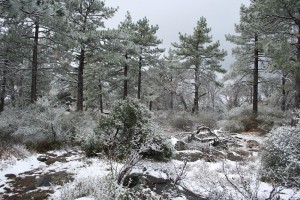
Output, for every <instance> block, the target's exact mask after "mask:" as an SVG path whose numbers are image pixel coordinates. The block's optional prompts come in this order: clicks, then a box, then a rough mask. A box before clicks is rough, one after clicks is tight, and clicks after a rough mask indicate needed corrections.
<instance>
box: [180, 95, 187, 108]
mask: <svg viewBox="0 0 300 200" xmlns="http://www.w3.org/2000/svg"><path fill="white" fill-rule="evenodd" d="M180 100H181V102H182V104H183V107H184V110H187V109H188V107H187V104H186V101H185V99H184V97H183V96H182V95H180Z"/></svg>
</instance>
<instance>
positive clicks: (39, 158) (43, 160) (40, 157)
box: [37, 156, 47, 162]
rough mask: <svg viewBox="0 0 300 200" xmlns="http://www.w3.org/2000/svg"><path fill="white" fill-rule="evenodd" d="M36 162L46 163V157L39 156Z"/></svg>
mask: <svg viewBox="0 0 300 200" xmlns="http://www.w3.org/2000/svg"><path fill="white" fill-rule="evenodd" d="M37 160H38V161H40V162H46V161H47V157H46V156H39V157H37Z"/></svg>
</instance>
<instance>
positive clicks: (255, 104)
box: [252, 35, 259, 115]
mask: <svg viewBox="0 0 300 200" xmlns="http://www.w3.org/2000/svg"><path fill="white" fill-rule="evenodd" d="M257 42H258V37H257V35H255V50H254V69H253V96H252V98H253V99H252V105H253V109H252V111H253V114H255V115H256V114H257V112H258V56H259V55H258V54H259V50H258V47H257Z"/></svg>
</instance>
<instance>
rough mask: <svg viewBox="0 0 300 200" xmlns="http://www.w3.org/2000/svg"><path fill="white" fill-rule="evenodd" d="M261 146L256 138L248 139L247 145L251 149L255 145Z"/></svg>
mask: <svg viewBox="0 0 300 200" xmlns="http://www.w3.org/2000/svg"><path fill="white" fill-rule="evenodd" d="M259 146H260V143H259V142H257V141H256V140H248V141H247V144H246V147H247V148H249V149H252V148H254V147H259Z"/></svg>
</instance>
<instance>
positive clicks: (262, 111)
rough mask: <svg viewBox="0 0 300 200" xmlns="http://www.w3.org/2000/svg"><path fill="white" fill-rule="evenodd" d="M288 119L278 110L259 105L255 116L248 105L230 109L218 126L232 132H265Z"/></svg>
mask: <svg viewBox="0 0 300 200" xmlns="http://www.w3.org/2000/svg"><path fill="white" fill-rule="evenodd" d="M288 120H289V119H288V118H286V117H285V116H284V113H283V112H282V111H280V110H274V109H272V108H269V107H266V106H260V107H259V110H258V116H257V117H255V115H253V113H252V108H251V107H250V106H243V107H237V108H233V109H231V110H230V111H229V112H228V114H227V117H226V120H223V121H220V122H219V126H220V127H222V128H223V129H225V130H226V131H232V132H242V131H251V130H260V131H262V132H264V133H267V132H269V131H270V130H271V129H272V128H273V127H276V126H281V125H284V124H286V123H288Z"/></svg>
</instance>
